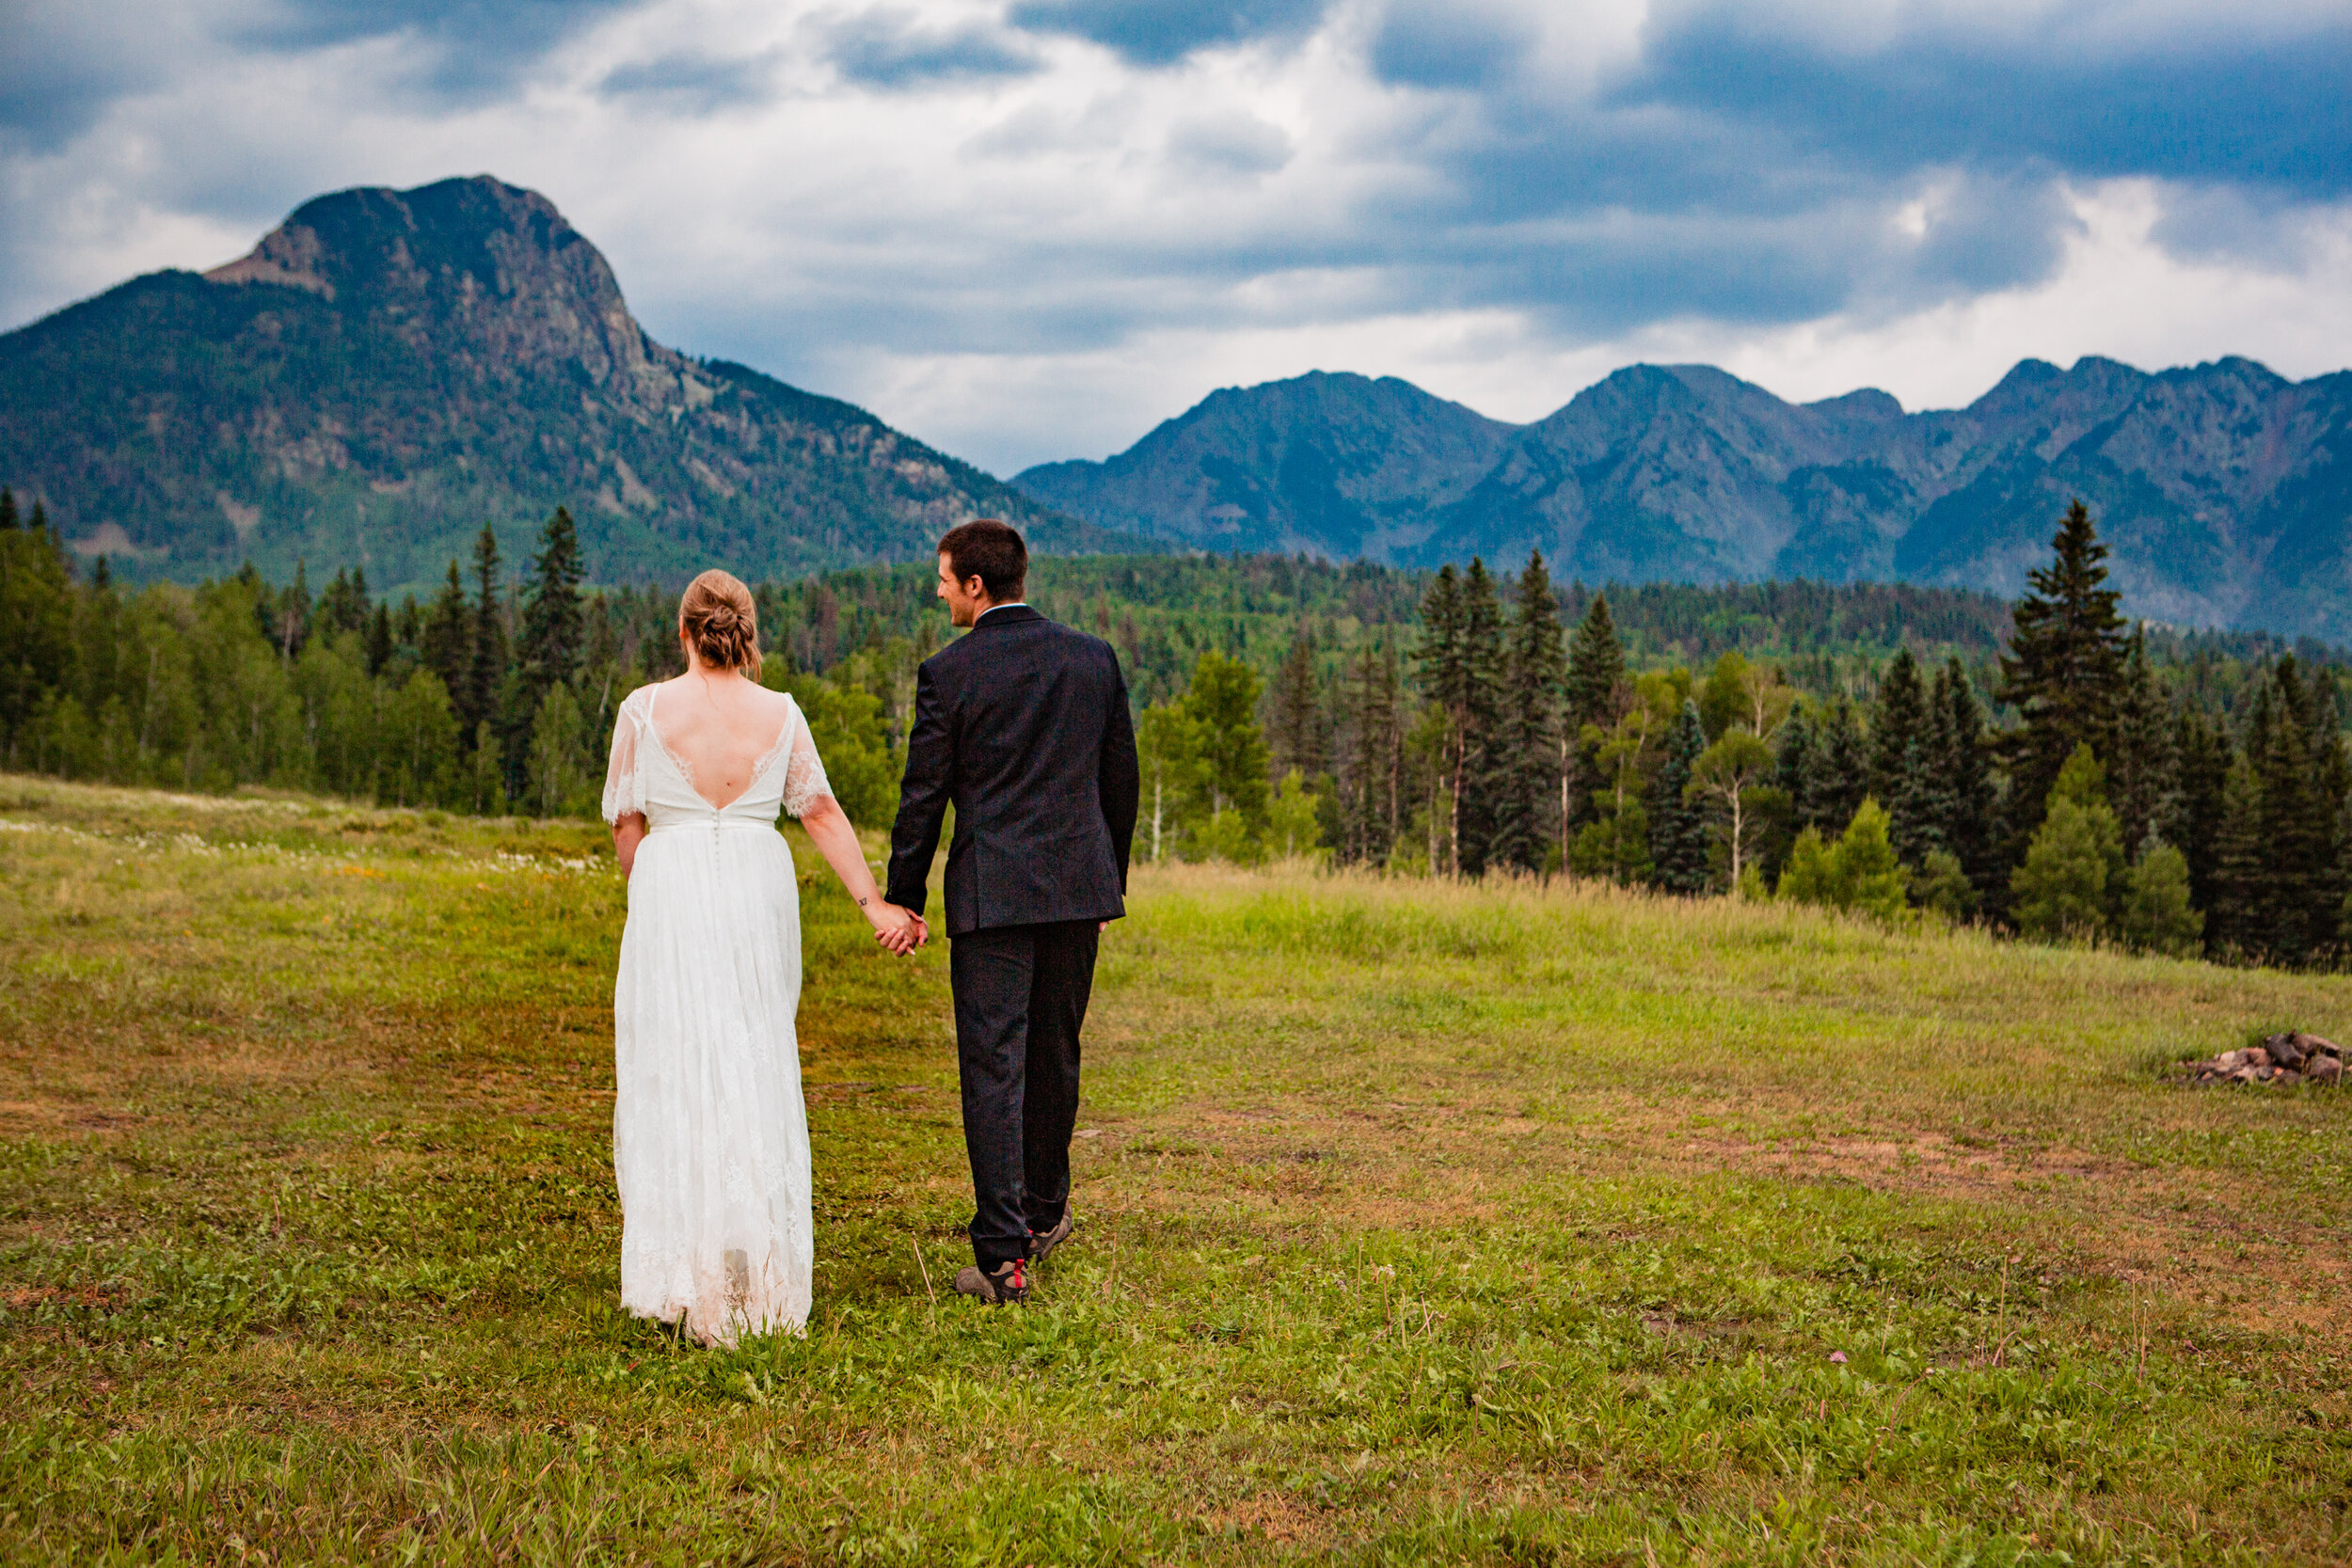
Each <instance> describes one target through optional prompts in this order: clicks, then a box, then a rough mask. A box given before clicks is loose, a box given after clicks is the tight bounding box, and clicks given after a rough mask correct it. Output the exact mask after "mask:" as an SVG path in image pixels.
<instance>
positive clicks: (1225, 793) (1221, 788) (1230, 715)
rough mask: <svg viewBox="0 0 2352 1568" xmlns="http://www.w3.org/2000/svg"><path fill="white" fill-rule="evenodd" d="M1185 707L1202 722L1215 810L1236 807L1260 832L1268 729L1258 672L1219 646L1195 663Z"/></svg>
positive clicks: (1239, 819) (1239, 816)
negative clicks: (1261, 718) (1262, 718)
mask: <svg viewBox="0 0 2352 1568" xmlns="http://www.w3.org/2000/svg"><path fill="white" fill-rule="evenodd" d="M1183 707H1184V715H1185V717H1186V718H1188V719H1190V720H1191V721H1193V722H1194V723H1195V724H1196V725H1198V726H1199V733H1200V757H1201V760H1202V763H1203V765H1204V766H1205V768H1206V769H1207V773H1208V783H1209V791H1210V811H1211V813H1212V815H1213V816H1214V815H1216V814H1218V813H1223V812H1232V813H1233V814H1234V816H1235V819H1236V821H1237V823H1238V824H1240V825H1241V826H1242V827H1245V828H1246V829H1247V830H1248V833H1249V834H1250V835H1252V836H1254V835H1256V834H1258V833H1262V832H1264V831H1265V825H1266V796H1267V789H1268V786H1269V782H1270V781H1269V780H1268V779H1267V777H1266V774H1267V756H1266V743H1265V732H1264V731H1263V729H1262V728H1260V727H1259V724H1258V673H1257V672H1256V671H1254V670H1252V669H1251V668H1249V666H1248V665H1247V664H1244V663H1242V662H1240V661H1239V660H1237V659H1231V658H1227V657H1225V656H1224V655H1222V654H1220V653H1218V652H1216V650H1215V649H1211V650H1209V651H1208V652H1207V653H1204V654H1202V655H1201V656H1200V662H1199V663H1198V664H1195V665H1194V666H1193V671H1192V685H1191V687H1190V688H1189V689H1187V690H1186V691H1185V693H1184V703H1183Z"/></svg>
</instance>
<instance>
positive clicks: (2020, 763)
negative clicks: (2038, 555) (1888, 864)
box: [2000, 500, 2123, 858]
mask: <svg viewBox="0 0 2352 1568" xmlns="http://www.w3.org/2000/svg"><path fill="white" fill-rule="evenodd" d="M2050 543H2051V547H2052V549H2053V551H2054V553H2055V558H2054V559H2053V561H2052V562H2051V563H2050V564H2049V565H2048V566H2045V567H2042V568H2040V569H2038V570H2036V571H2033V572H2030V573H2028V574H2027V575H2026V581H2027V582H2028V583H2030V584H2031V585H2032V591H2031V592H2030V593H2028V594H2026V596H2025V597H2024V598H2023V599H2020V600H2019V601H2018V602H2017V606H2016V608H2015V610H2012V611H2011V612H2010V619H2011V621H2012V622H2013V629H2012V630H2011V633H2010V646H2009V651H2008V652H2007V653H2005V654H2003V655H2002V656H2001V689H2000V697H2001V701H2003V702H2005V703H2008V704H2010V705H2012V706H2014V707H2015V708H2016V709H2017V710H2018V712H2019V713H2020V714H2021V715H2022V716H2023V719H2024V722H2023V723H2022V724H2020V725H2019V726H2018V728H2017V729H2015V730H2014V731H2011V732H2010V740H2009V744H2008V747H2007V751H2008V753H2009V754H2008V759H2007V760H2008V762H2009V777H2010V831H2011V833H2012V842H2011V846H2010V848H2011V853H2012V854H2013V855H2015V856H2018V857H2020V858H2022V855H2023V851H2024V847H2025V846H2024V843H2023V838H2024V835H2025V834H2026V832H2031V831H2032V829H2033V828H2034V827H2035V826H2037V825H2038V824H2039V823H2040V822H2041V820H2042V802H2043V801H2044V800H2045V799H2046V798H2047V797H2048V795H2049V793H2050V786H2051V784H2054V783H2055V782H2056V781H2057V779H2058V770H2059V769H2060V768H2064V767H2065V766H2066V762H2067V759H2068V758H2069V757H2071V756H2073V755H2074V749H2075V748H2076V747H2078V746H2084V745H2088V746H2089V747H2090V749H2091V750H2092V752H2095V753H2097V754H2099V755H2101V756H2103V757H2104V756H2106V755H2109V754H2111V752H2112V747H2113V744H2114V738H2115V713H2116V705H2117V698H2118V694H2119V689H2120V687H2121V685H2122V673H2123V648H2122V626H2123V619H2122V616H2121V615H2119V614H2117V613H2116V608H2115V607H2116V602H2117V599H2118V597H2119V595H2118V594H2117V592H2116V591H2115V590H2114V589H2112V588H2109V587H2106V579H2107V569H2106V566H2105V565H2104V564H2103V562H2105V561H2106V557H2107V547H2106V546H2105V545H2103V544H2101V543H2100V542H2099V531H2098V529H2097V528H2096V527H2095V526H2094V525H2093V524H2092V522H2091V520H2090V509H2089V508H2087V507H2085V506H2084V505H2083V503H2082V502H2081V501H2079V500H2077V501H2074V503H2073V504H2072V505H2070V506H2069V507H2068V508H2067V509H2066V516H2065V519H2064V521H2062V522H2061V523H2059V525H2058V533H2057V535H2056V536H2055V537H2054V538H2053V539H2052V540H2051V541H2050Z"/></svg>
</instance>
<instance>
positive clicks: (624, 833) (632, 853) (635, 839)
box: [612, 811, 645, 882]
mask: <svg viewBox="0 0 2352 1568" xmlns="http://www.w3.org/2000/svg"><path fill="white" fill-rule="evenodd" d="M644 841H645V814H644V812H642V811H632V812H627V813H624V814H623V815H622V816H621V818H620V820H618V821H616V822H614V823H613V824H612V853H613V854H615V855H617V856H618V857H620V862H621V880H623V881H625V882H626V881H628V873H629V868H630V867H631V866H633V865H635V864H636V863H637V847H638V846H639V845H640V844H643V843H644Z"/></svg>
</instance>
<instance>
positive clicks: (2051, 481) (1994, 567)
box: [1014, 358, 2352, 640]
mask: <svg viewBox="0 0 2352 1568" xmlns="http://www.w3.org/2000/svg"><path fill="white" fill-rule="evenodd" d="M1343 383H1352V384H1356V385H1359V386H1363V387H1374V386H1376V387H1378V388H1383V389H1384V396H1383V397H1382V399H1381V400H1380V401H1379V403H1378V404H1373V403H1372V402H1371V401H1370V400H1367V399H1363V398H1358V399H1356V400H1354V402H1353V403H1352V404H1350V405H1349V410H1350V413H1351V416H1352V418H1351V419H1350V420H1349V421H1348V422H1347V423H1345V425H1344V426H1343V434H1344V436H1345V441H1346V447H1347V451H1348V452H1349V453H1350V454H1352V456H1353V460H1354V463H1355V467H1354V468H1353V469H1352V470H1348V469H1343V472H1349V473H1356V474H1374V473H1376V475H1377V476H1378V483H1377V486H1376V489H1375V488H1374V487H1372V486H1370V485H1368V484H1365V483H1364V482H1362V481H1358V482H1357V483H1359V486H1361V487H1362V490H1363V493H1364V494H1365V495H1367V496H1376V504H1368V503H1364V502H1358V503H1357V504H1356V506H1355V510H1354V511H1353V512H1343V510H1342V509H1340V508H1333V507H1326V508H1324V509H1322V510H1320V511H1318V510H1317V509H1316V508H1315V507H1313V506H1311V505H1298V504H1292V503H1290V501H1289V498H1290V497H1292V496H1293V495H1294V494H1295V493H1296V489H1297V487H1296V486H1295V485H1289V484H1286V483H1285V465H1286V464H1287V465H1294V466H1295V464H1296V459H1295V458H1294V457H1293V456H1292V455H1291V454H1292V453H1293V452H1294V451H1295V450H1297V449H1299V448H1300V447H1302V446H1304V447H1305V448H1306V449H1307V450H1309V451H1322V450H1325V449H1326V448H1327V447H1328V446H1329V445H1330V444H1331V440H1332V431H1333V428H1334V421H1333V420H1331V418H1330V416H1329V414H1328V412H1327V408H1328V405H1329V404H1330V401H1331V400H1330V399H1329V398H1328V397H1327V396H1325V395H1315V396H1309V395H1307V394H1308V393H1309V391H1310V390H1311V389H1312V388H1323V387H1327V386H1332V385H1338V384H1343ZM1431 407H1435V408H1438V409H1444V410H1449V411H1451V412H1450V413H1449V415H1448V418H1449V419H1450V420H1452V421H1453V422H1452V424H1451V425H1449V426H1447V427H1445V428H1447V429H1448V430H1451V431H1458V432H1460V433H1461V434H1460V435H1458V436H1456V437H1455V439H1454V441H1453V442H1452V444H1450V445H1441V444H1440V443H1439V442H1438V441H1436V440H1433V439H1432V437H1431V435H1430V429H1431V425H1430V421H1429V420H1428V417H1427V415H1426V413H1425V412H1424V410H1426V409H1428V408H1431ZM1472 420H1478V416H1476V415H1473V414H1471V413H1470V410H1468V409H1463V408H1460V407H1459V405H1457V404H1446V403H1442V402H1440V401H1439V400H1438V399H1435V398H1431V397H1429V396H1428V395H1427V394H1425V393H1419V392H1418V391H1417V389H1415V388H1410V387H1408V386H1406V384H1404V383H1401V382H1392V381H1389V382H1380V383H1368V382H1363V381H1362V379H1361V378H1360V377H1339V376H1324V375H1315V376H1308V377H1301V378H1299V379H1298V380H1295V381H1287V382H1274V383H1269V384H1267V385H1265V386H1263V387H1255V388H1246V389H1228V390H1226V391H1221V392H1218V393H1216V394H1215V395H1214V396H1212V397H1211V398H1209V399H1208V400H1206V401H1205V402H1203V403H1202V404H1200V406H1199V407H1197V408H1195V409H1194V410H1192V411H1191V412H1190V413H1188V414H1186V415H1184V416H1183V417H1182V418H1181V419H1178V420H1170V421H1169V422H1168V424H1165V425H1162V426H1161V427H1160V428H1159V429H1158V430H1155V431H1153V432H1152V434H1151V435H1150V436H1146V437H1145V438H1144V440H1142V441H1141V442H1138V443H1137V444H1136V446H1135V447H1134V448H1132V449H1130V450H1129V451H1126V452H1122V453H1120V455H1119V456H1117V457H1114V458H1112V459H1110V460H1109V461H1108V462H1105V463H1100V464H1080V463H1064V464H1056V465H1052V466H1050V467H1045V468H1032V469H1030V470H1028V471H1027V472H1025V473H1023V474H1021V475H1019V476H1017V477H1016V479H1015V481H1014V483H1016V484H1018V485H1020V486H1022V487H1024V488H1025V489H1027V490H1028V491H1029V492H1030V493H1031V494H1032V495H1035V496H1037V497H1039V498H1040V499H1044V500H1047V501H1048V502H1050V503H1051V504H1055V505H1058V506H1063V507H1066V508H1068V509H1069V510H1072V511H1073V512H1076V513H1078V514H1079V515H1083V516H1088V517H1090V518H1092V519H1094V520H1096V521H1098V522H1104V523H1110V522H1114V521H1115V522H1116V524H1117V525H1118V526H1120V527H1122V528H1133V529H1136V530H1138V531H1146V532H1149V533H1152V534H1153V535H1154V536H1156V537H1159V538H1162V539H1167V540H1170V541H1174V542H1178V543H1182V544H1186V545H1196V546H1211V547H1220V548H1230V547H1232V545H1231V544H1229V543H1228V541H1229V540H1235V539H1239V540H1246V541H1248V542H1251V543H1257V544H1263V545H1267V546H1275V547H1279V548H1286V549H1306V550H1310V551H1312V552H1315V553H1320V554H1325V555H1328V556H1332V557H1334V558H1338V559H1348V558H1352V557H1353V556H1355V555H1358V554H1359V553H1360V554H1364V555H1368V556H1370V557H1372V558H1373V559H1375V560H1381V561H1388V562H1396V563H1398V564H1406V565H1433V564H1436V563H1438V562H1444V561H1460V560H1465V559H1467V558H1468V557H1469V556H1470V555H1472V554H1484V555H1486V557H1487V558H1488V559H1490V560H1500V561H1503V562H1517V561H1518V560H1519V559H1520V558H1522V557H1523V556H1524V555H1525V553H1526V551H1527V550H1528V549H1529V548H1531V547H1540V548H1542V549H1543V551H1544V552H1545V553H1546V555H1548V556H1549V557H1550V558H1551V559H1552V561H1553V562H1554V565H1555V569H1556V571H1557V572H1558V574H1559V575H1561V576H1564V577H1570V576H1572V577H1581V578H1584V579H1586V580H1588V581H1609V580H1620V581H1654V580H1666V581H1687V582H1726V581H1754V580H1760V579H1764V578H1822V579H1827V580H1830V581H1836V582H1843V581H1854V580H1859V579H1866V578H1867V579H1881V580H1900V581H1914V582H1924V583H1934V584H1939V585H1944V586H1950V587H1964V588H1974V589H1980V590H1984V591H1988V592H1991V593H1995V594H2003V595H2013V594H2017V593H2019V592H2021V591H2022V590H2023V589H2024V587H2025V586H2026V572H2027V571H2029V570H2030V569H2032V568H2033V567H2034V566H2036V565H2038V564H2040V563H2041V562H2042V560H2043V559H2044V558H2045V557H2046V556H2047V553H2048V543H2049V537H2050V533H2051V531H2052V529H2053V527H2054V525H2055V522H2056V519H2057V516H2058V513H2059V512H2060V511H2062V510H2063V509H2064V507H2065V504H2066V502H2067V500H2068V499H2069V498H2070V497H2073V496H2076V495H2079V496H2081V497H2083V498H2084V499H2086V500H2087V501H2089V502H2090V505H2091V507H2092V509H2093V510H2094V511H2095V512H2096V513H2097V514H2098V515H2099V517H2100V522H2101V531H2102V532H2103V534H2104V535H2105V536H2106V538H2107V540H2108V541H2109V543H2110V544H2111V545H2112V546H2113V547H2114V550H2115V576H2116V580H2117V582H2118V584H2119V585H2120V586H2121V587H2122V590H2123V593H2124V595H2125V601H2126V604H2127V606H2128V608H2130V609H2131V610H2134V611H2135V612H2137V613H2138V614H2142V615H2146V616H2151V617H2153V618H2156V619H2159V620H2164V621H2169V622H2174V623H2179V624H2183V625H2191V626H2245V627H2253V628H2260V629H2265V630H2272V631H2279V632H2283V633H2288V634H2307V635H2312V636H2319V637H2326V638H2331V639H2337V640H2342V639H2344V638H2346V637H2348V636H2352V372H2339V373H2337V374H2333V375H2327V376H2320V377H2317V378H2315V379H2313V380H2310V381H2305V382H2300V383H2297V382H2290V381H2287V380H2285V379H2284V378H2282V377H2280V376H2278V375H2276V374H2273V373H2272V372H2269V371H2268V370H2265V368H2264V367H2262V366H2260V365H2257V364H2254V363H2253V362H2251V361H2250V360H2246V359H2224V360H2221V361H2218V362H2217V363H2214V364H2209V365H2201V366H2197V367H2195V368H2193V369H2185V370H2173V371H2167V372H2162V373H2161V374H2154V375H2151V374H2147V373H2145V372H2140V371H2137V370H2134V369H2132V368H2131V367H2129V366H2126V365H2121V364H2118V363H2116V362H2115V361H2113V360H2109V359H2100V358H2085V359H2081V360H2078V361H2077V362H2076V363H2075V364H2074V367H2073V368H2072V369H2071V370H2066V371H2061V370H2059V369H2058V367H2057V366H2055V365H2050V364H2046V363H2043V362H2042V361H2040V360H2031V359H2029V360H2026V361H2024V362H2022V363H2020V364H2019V365H2018V366H2017V367H2016V368H2015V369H2014V370H2012V371H2011V372H2010V373H2009V374H2008V375H2007V376H2006V377H2004V378H2003V380H2002V381H2001V383H2000V384H1999V385H1998V386H1996V387H1994V388H1993V389H1992V390H1991V391H1989V392H1987V393H1986V394H1985V395H1984V396H1983V397H1981V398H1979V399H1978V400H1977V401H1976V402H1975V403H1973V404H1969V405H1968V406H1967V407H1965V408H1959V409H1946V410H1937V411H1932V412H1926V413H1911V414H1907V413H1905V412H1904V411H1903V410H1902V408H1901V406H1900V405H1899V404H1898V403H1897V402H1896V401H1895V399H1893V398H1892V397H1889V396H1888V395H1886V394H1885V393H1883V392H1879V391H1871V390H1864V391H1858V392H1853V393H1850V394H1848V395H1846V396H1844V397H1840V398H1833V399H1830V400H1827V401H1825V402H1821V403H1813V404H1790V403H1786V402H1784V401H1782V400H1781V399H1779V398H1777V397H1774V396H1773V395H1772V393H1770V392H1767V391H1765V390H1764V389H1763V388H1759V387H1756V386H1752V385H1750V384H1748V383H1746V382H1743V381H1740V380H1739V379H1737V378H1736V377H1733V376H1731V375H1728V374H1726V373H1725V372H1722V371H1720V370H1716V369H1714V368H1712V367H1710V366H1705V365H1677V366H1658V365H1635V366H1630V367H1628V368H1627V369H1625V370H1621V371H1619V372H1615V373H1614V374H1613V375H1611V376H1609V377H1607V378H1606V379H1604V380H1602V381H1600V382H1598V383H1597V384H1596V385H1594V386H1592V387H1589V388H1585V390H1583V391H1582V392H1580V393H1579V394H1578V395H1577V396H1576V398H1575V399H1574V400H1572V401H1571V402H1570V403H1569V404H1567V405H1566V406H1565V407H1564V408H1562V409H1560V410H1559V411H1557V412H1556V413H1553V414H1551V415H1549V416H1548V417H1546V418H1545V419H1543V420H1537V421H1536V422H1534V424H1530V425H1525V426H1520V427H1517V428H1513V427H1507V426H1499V425H1496V424H1494V423H1493V421H1487V420H1478V422H1477V424H1475V425H1472V424H1471V423H1470V421H1472ZM1487 451H1491V452H1492V456H1491V457H1490V458H1485V457H1484V455H1483V454H1485V453H1486V452H1487ZM1482 458H1483V461H1484V471H1483V472H1481V471H1475V470H1476V469H1477V468H1478V467H1479V466H1480V464H1481V462H1482ZM1342 493H1343V495H1344V494H1345V492H1344V491H1343V492H1342ZM1348 499H1351V500H1353V499H1354V498H1353V497H1349V498H1348Z"/></svg>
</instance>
